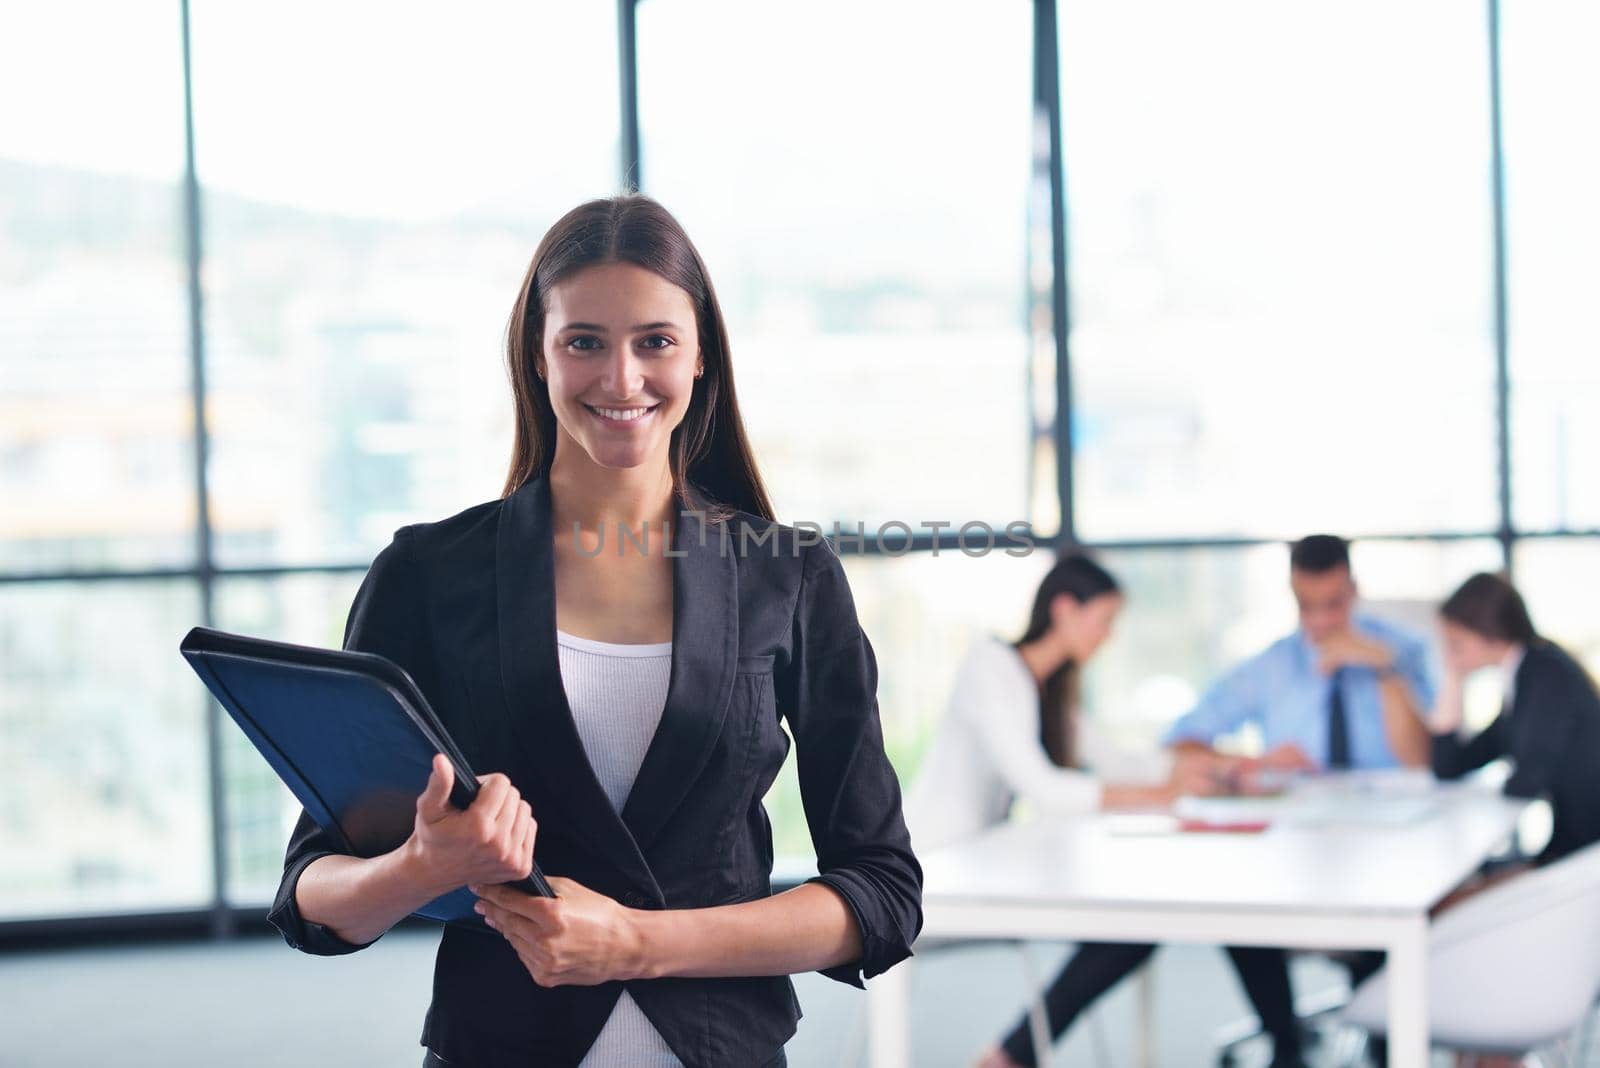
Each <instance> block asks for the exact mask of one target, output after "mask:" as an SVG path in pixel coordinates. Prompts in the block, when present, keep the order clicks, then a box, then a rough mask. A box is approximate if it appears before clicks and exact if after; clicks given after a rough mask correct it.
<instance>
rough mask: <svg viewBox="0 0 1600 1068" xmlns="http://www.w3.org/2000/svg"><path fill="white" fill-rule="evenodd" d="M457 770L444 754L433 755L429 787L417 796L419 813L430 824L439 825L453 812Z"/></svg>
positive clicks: (429, 772) (424, 788) (429, 773)
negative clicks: (452, 794)
mask: <svg viewBox="0 0 1600 1068" xmlns="http://www.w3.org/2000/svg"><path fill="white" fill-rule="evenodd" d="M455 781H456V774H455V769H454V768H453V767H451V766H450V761H449V760H448V759H447V758H446V757H445V755H444V754H443V753H435V754H434V755H433V766H432V767H431V768H430V769H429V771H428V785H427V786H425V787H423V790H422V793H421V794H419V795H418V796H417V812H418V814H420V815H421V816H422V818H423V819H424V820H426V821H427V822H429V823H437V822H439V821H440V820H442V819H444V818H445V817H446V816H448V815H449V814H450V812H451V806H450V790H451V788H452V787H453V786H455Z"/></svg>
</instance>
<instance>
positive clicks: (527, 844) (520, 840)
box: [512, 801, 534, 879]
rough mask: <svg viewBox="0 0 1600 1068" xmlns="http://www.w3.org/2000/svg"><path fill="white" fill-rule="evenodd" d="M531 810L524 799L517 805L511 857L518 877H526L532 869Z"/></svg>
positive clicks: (532, 823)
mask: <svg viewBox="0 0 1600 1068" xmlns="http://www.w3.org/2000/svg"><path fill="white" fill-rule="evenodd" d="M533 835H534V822H533V810H532V809H531V808H530V807H529V806H528V803H527V802H526V801H523V802H520V803H519V804H518V806H517V823H516V833H515V846H514V850H513V854H512V855H513V859H514V860H515V862H516V865H517V875H516V878H518V879H526V878H527V877H528V875H529V873H531V872H532V871H533Z"/></svg>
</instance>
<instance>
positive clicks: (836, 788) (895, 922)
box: [269, 477, 922, 1068]
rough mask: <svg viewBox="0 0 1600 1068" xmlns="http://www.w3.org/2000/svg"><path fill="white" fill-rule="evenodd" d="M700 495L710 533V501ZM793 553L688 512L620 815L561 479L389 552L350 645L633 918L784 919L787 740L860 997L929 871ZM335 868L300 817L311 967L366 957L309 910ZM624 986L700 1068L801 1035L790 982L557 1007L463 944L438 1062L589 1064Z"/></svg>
mask: <svg viewBox="0 0 1600 1068" xmlns="http://www.w3.org/2000/svg"><path fill="white" fill-rule="evenodd" d="M689 493H690V504H691V505H693V506H698V507H699V508H700V509H702V510H703V508H704V506H705V504H706V498H705V497H704V495H702V494H701V493H699V492H698V491H696V490H695V489H694V488H693V487H692V486H691V487H690V489H689ZM606 533H607V535H608V538H607V541H606V543H605V544H606V551H615V549H614V548H613V546H614V545H615V544H616V539H615V538H613V537H610V536H609V535H611V534H612V533H613V532H611V531H608V532H606ZM651 533H652V534H653V535H656V536H659V534H660V531H659V529H658V530H654V531H652V532H651ZM799 533H800V532H798V531H797V530H796V529H795V528H793V527H789V526H784V525H781V524H776V523H771V522H769V521H767V520H763V519H760V518H758V517H756V516H754V515H751V514H749V513H745V512H740V513H737V514H736V516H735V517H734V518H733V519H731V520H728V521H727V522H725V523H710V522H703V521H702V519H701V518H700V516H699V515H697V514H696V512H695V511H693V510H690V509H689V508H681V507H680V508H679V509H678V512H677V520H676V533H675V538H674V542H673V550H674V553H675V555H674V557H673V562H672V569H673V585H674V603H673V647H672V673H671V678H670V682H669V684H668V691H667V698H666V706H665V709H664V711H663V713H662V717H661V724H660V726H659V728H658V729H657V731H656V734H655V736H654V738H653V739H652V740H651V743H650V746H649V748H648V750H647V752H646V754H645V758H644V763H643V766H642V767H641V768H640V769H639V774H638V777H637V779H636V780H635V781H634V785H633V789H632V792H631V793H630V794H629V796H628V800H627V803H626V805H625V806H624V808H623V810H622V812H621V813H620V815H619V814H618V813H617V812H616V811H615V810H614V809H613V808H612V806H611V803H610V801H609V800H608V799H607V797H606V795H605V792H604V791H603V790H602V788H601V786H600V783H599V780H598V779H597V778H596V777H595V775H594V772H593V771H592V770H591V767H590V765H589V762H588V760H587V758H586V757H585V755H584V751H583V746H582V742H581V741H580V739H579V737H578V733H577V730H576V728H575V727H574V725H573V721H572V714H571V711H570V709H569V708H568V705H567V701H566V695H565V693H564V691H563V689H562V685H561V673H560V663H559V660H558V658H557V652H556V634H555V597H554V578H555V572H554V553H553V545H552V538H553V531H552V521H551V503H550V488H549V482H548V478H547V477H539V478H536V479H534V480H533V481H531V482H529V483H528V484H527V485H525V486H524V487H522V488H521V489H519V490H517V491H516V492H515V493H513V494H511V495H510V496H509V497H507V498H505V499H504V500H497V501H490V502H487V503H484V504H480V505H476V506H474V507H472V508H469V509H467V510H466V511H463V512H461V513H459V514H457V515H454V516H451V517H450V518H448V519H444V520H441V521H438V522H434V523H419V524H415V525H412V526H407V527H403V528H401V529H400V530H398V531H396V533H395V536H394V540H393V542H392V543H391V544H390V545H388V546H387V547H386V548H384V550H383V551H382V552H380V553H379V554H378V556H377V558H376V559H375V560H374V561H373V564H372V567H371V569H370V570H369V571H368V573H367V576H366V578H365V580H364V581H363V582H362V584H361V588H360V590H359V592H358V593H357V594H356V598H355V602H354V604H353V605H352V607H351V610H350V616H349V621H348V624H347V626H346V629H345V640H344V645H345V648H347V649H359V650H362V651H364V652H373V653H379V654H381V655H383V656H386V657H388V658H389V659H391V660H393V661H394V662H395V663H397V664H399V665H400V666H401V667H403V668H405V669H406V670H407V671H408V672H410V673H411V675H412V677H413V678H414V679H415V680H416V682H417V685H418V686H419V687H420V688H421V689H422V691H423V693H424V695H426V697H427V698H428V701H429V703H430V704H432V706H433V708H434V710H435V711H436V712H437V713H438V715H439V718H440V719H441V720H442V721H443V723H444V725H445V727H446V729H447V730H448V731H449V732H450V733H451V735H452V736H453V737H454V738H455V739H456V741H457V742H458V743H460V746H461V749H462V751H463V753H464V755H465V756H466V758H467V760H468V762H469V763H471V764H472V766H473V769H474V770H475V771H478V772H479V773H480V774H481V773H487V772H490V771H500V772H503V773H505V774H506V775H507V776H508V777H509V778H510V779H511V781H512V782H513V783H514V784H515V785H516V787H517V788H518V789H519V790H520V791H521V792H522V794H523V796H524V797H525V798H526V799H527V800H528V802H529V803H530V805H531V806H532V808H533V813H534V816H535V818H536V819H537V820H538V821H539V834H538V840H537V843H536V845H535V853H536V855H537V857H538V860H539V863H540V865H541V866H542V867H543V868H544V870H545V872H546V873H548V874H551V875H563V876H568V877H570V878H572V879H576V880H577V881H578V882H580V883H583V884H584V885H586V886H589V887H592V888H593V889H595V890H597V891H599V892H600V893H602V894H605V895H607V896H609V897H612V898H614V899H616V900H618V901H620V902H622V903H623V904H625V905H628V906H630V907H634V908H653V909H663V908H698V907H703V906H710V905H722V904H728V903H731V902H737V901H749V900H752V899H756V898H762V897H768V896H770V895H771V893H772V890H771V885H770V876H771V872H772V831H771V825H770V824H769V822H768V820H767V815H766V812H765V811H764V809H763V808H762V805H761V797H762V795H763V794H764V793H766V790H767V788H768V786H770V785H771V784H772V781H773V779H774V778H775V777H776V775H777V773H778V769H779V767H780V766H781V765H782V764H783V761H784V759H785V757H786V756H787V754H788V750H789V737H788V735H786V734H785V733H784V731H783V730H782V729H781V727H780V726H779V720H780V719H782V720H784V721H785V722H787V724H788V727H789V733H790V734H792V735H793V737H794V742H795V744H796V746H797V747H798V749H799V754H798V758H799V774H800V789H801V792H802V794H803V797H804V807H805V813H806V820H807V822H808V824H809V825H810V830H811V839H812V842H813V844H814V845H815V847H816V855H817V865H818V867H817V870H818V871H819V872H820V873H821V874H820V875H818V876H817V877H816V878H815V881H818V882H822V883H826V884H827V885H829V886H831V887H833V888H834V889H835V890H836V891H838V892H839V893H840V894H841V895H842V896H843V897H844V900H845V901H846V902H847V903H848V905H849V907H850V910H851V912H852V913H853V914H854V915H855V918H856V921H857V922H858V923H859V925H860V929H861V937H862V944H863V951H862V956H861V959H859V960H857V961H855V962H853V963H850V964H846V965H842V966H840V967H837V968H831V969H827V970H825V971H824V972H823V974H825V975H828V976H829V977H831V978H833V979H837V980H839V981H841V982H845V983H849V984H852V985H854V986H858V987H860V986H863V985H864V984H863V982H862V979H863V977H864V976H867V977H870V976H873V975H876V974H878V973H879V972H882V971H883V970H884V969H886V968H888V967H889V966H890V965H892V964H894V963H895V962H897V961H900V960H902V959H904V958H906V957H908V956H910V954H911V943H912V942H913V940H914V939H915V938H916V936H917V934H918V932H919V931H920V930H921V927H922V869H921V866H920V865H919V864H918V862H917V859H916V857H915V856H914V855H913V854H912V852H911V842H910V838H909V835H908V834H907V831H906V826H905V822H904V820H903V819H902V817H901V811H900V785H899V782H898V780H897V779H896V778H895V773H894V770H893V768H892V767H891V766H890V764H889V761H888V758H887V757H886V756H885V754H884V749H883V737H882V733H881V729H880V725H879V720H878V705H877V696H876V694H877V684H878V670H877V661H876V658H875V656H874V654H873V650H872V646H871V644H870V643H869V642H868V640H867V636H866V634H865V633H863V632H862V630H861V627H860V625H859V623H858V621H857V618H856V611H855V604H854V601H853V599H852V597H851V594H850V588H849V585H848V583H847V582H846V578H845V572H844V568H843V566H842V565H841V563H840V561H839V558H838V555H837V554H836V553H835V551H834V550H833V548H832V546H831V545H830V544H829V543H828V542H826V541H820V540H819V541H817V542H816V543H814V544H807V543H806V540H805V539H803V538H800V537H799V536H798V535H799ZM741 538H744V540H743V542H741ZM758 539H764V540H758ZM630 551H631V550H630ZM676 554H681V555H676ZM335 851H336V847H335V846H334V845H333V843H332V842H331V841H330V840H329V838H328V837H327V836H326V835H325V834H324V833H323V832H322V831H321V830H320V829H319V828H318V827H317V826H316V824H315V823H314V822H313V821H312V820H311V819H310V818H309V817H308V816H307V815H306V814H305V813H304V812H303V811H302V813H301V816H300V820H299V822H298V824H297V825H296V827H295V829H294V832H293V835H292V837H291V839H290V842H289V849H288V854H287V856H286V857H285V860H284V871H283V879H282V882H281V884H280V886H279V890H278V894H277V899H276V901H275V902H274V904H273V907H272V911H271V913H270V915H269V918H270V919H271V921H272V922H273V924H274V925H275V926H277V927H278V929H279V930H281V931H282V932H283V935H284V938H285V939H286V940H287V941H288V943H289V944H290V945H292V946H294V947H295V948H297V949H301V950H304V951H305V952H307V953H316V954H335V953H348V952H352V951H354V950H357V949H360V948H363V947H362V946H358V945H353V944H351V943H349V942H345V941H344V940H342V939H340V938H339V937H338V936H337V935H335V934H334V933H333V932H332V931H331V930H329V929H328V928H327V927H325V926H322V925H319V924H315V923H311V922H308V921H307V920H306V919H305V918H304V917H302V916H301V915H300V913H299V910H298V908H297V907H296V904H295V899H294V890H295V883H296V881H297V880H298V879H299V877H300V873H301V872H302V871H303V870H304V869H305V867H306V865H308V864H309V863H311V861H313V860H315V859H316V858H317V857H320V856H324V855H326V854H328V853H331V852H335ZM624 986H625V987H626V989H627V990H628V991H629V992H630V993H631V994H632V995H633V997H634V999H635V1000H636V1001H637V1002H638V1004H639V1007H640V1008H641V1009H642V1010H643V1011H644V1013H645V1015H646V1016H648V1017H649V1019H650V1021H651V1023H653V1024H654V1025H655V1027H656V1029H657V1030H658V1031H660V1033H661V1035H662V1036H663V1037H664V1038H665V1039H666V1041H667V1043H668V1044H669V1045H670V1046H671V1047H672V1049H673V1050H674V1051H675V1052H676V1053H677V1055H678V1057H679V1058H680V1059H682V1061H683V1062H684V1064H685V1065H688V1066H689V1068H749V1066H751V1065H761V1064H765V1063H767V1062H768V1061H769V1060H770V1059H772V1058H773V1057H775V1056H776V1055H777V1053H778V1052H779V1050H780V1049H781V1047H782V1045H783V1043H784V1042H785V1041H786V1040H787V1039H788V1038H789V1037H790V1036H791V1035H793V1034H794V1031H795V1023H796V1021H797V1020H798V1019H799V1018H800V1007H799V1004H798V1002H797V1001H796V999H795V994H794V984H793V983H792V982H791V981H790V980H789V977H788V976H762V977H750V978H719V979H686V978H666V979H654V980H641V981H631V982H627V983H626V984H624V983H622V982H620V981H614V982H608V983H604V984H601V985H599V986H593V987H573V986H563V987H554V988H543V987H540V986H538V985H536V984H535V983H534V982H533V980H532V978H531V977H530V976H529V975H528V973H527V971H526V970H525V969H524V968H523V966H522V963H521V961H519V960H518V959H517V957H516V955H515V954H514V953H513V952H512V950H511V949H510V947H509V946H508V945H507V944H506V942H505V940H504V939H503V938H501V936H500V935H498V934H495V933H493V932H485V931H482V930H476V929H473V928H471V927H466V926H459V925H446V926H445V928H444V934H443V938H442V940H441V942H440V944H439V952H438V957H437V960H436V962H435V966H434V980H433V1002H432V1004H431V1006H430V1007H429V1009H428V1014H427V1019H426V1021H425V1023H424V1025H423V1031H422V1042H423V1044H424V1045H427V1046H429V1047H430V1048H432V1049H433V1050H434V1051H436V1052H437V1053H438V1054H439V1055H440V1056H441V1057H443V1058H444V1059H445V1060H447V1061H449V1062H450V1063H451V1064H460V1065H468V1066H478V1065H489V1066H497V1065H507V1066H509V1065H516V1066H517V1068H525V1066H527V1065H530V1064H540V1065H570V1064H576V1063H577V1062H578V1061H579V1060H580V1059H581V1058H582V1057H583V1055H584V1053H585V1052H586V1051H587V1050H588V1048H589V1046H590V1045H591V1044H592V1043H593V1041H594V1038H595V1036H596V1035H597V1034H598V1033H599V1030H600V1028H601V1026H602V1025H603V1024H604V1022H605V1020H606V1017H607V1016H608V1015H609V1013H610V1012H611V1008H612V1006H613V1004H614V1003H615V1002H616V1000H617V997H618V996H619V994H620V992H621V991H622V990H623V989H624Z"/></svg>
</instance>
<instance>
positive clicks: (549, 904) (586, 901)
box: [471, 877, 646, 986]
mask: <svg viewBox="0 0 1600 1068" xmlns="http://www.w3.org/2000/svg"><path fill="white" fill-rule="evenodd" d="M550 888H551V889H552V890H554V891H555V892H556V894H557V895H558V896H556V897H553V898H550V897H533V896H531V895H528V894H524V893H522V892H521V891H518V890H511V889H508V888H507V887H503V886H485V885H474V886H473V887H472V888H471V889H472V892H473V893H474V894H477V895H478V896H479V897H480V898H482V900H481V901H479V902H478V903H477V904H476V905H475V906H473V907H474V908H475V909H476V910H477V911H478V913H479V914H480V915H482V916H483V918H484V921H485V922H487V923H488V925H489V926H490V927H492V928H494V929H495V930H496V931H498V932H500V935H501V936H502V937H503V938H504V939H505V940H506V941H507V942H509V943H511V948H512V949H514V950H516V953H517V957H518V958H519V959H520V960H521V961H522V966H523V967H524V968H526V969H528V974H529V975H531V976H533V981H534V982H535V983H538V984H539V985H540V986H594V985H595V984H597V983H603V982H606V981H607V980H610V979H636V978H639V977H641V976H643V975H644V974H645V971H646V968H645V940H644V934H643V931H642V928H641V925H640V924H639V923H638V921H637V917H638V912H637V911H636V910H634V909H628V908H624V907H623V906H621V905H619V904H617V903H616V902H615V901H613V900H611V899H610V898H609V897H606V896H605V895H603V894H598V893H596V892H595V891H593V890H590V889H589V888H588V887H587V886H584V885H582V884H581V883H575V882H573V881H572V880H571V879H562V878H559V877H552V878H551V879H550Z"/></svg>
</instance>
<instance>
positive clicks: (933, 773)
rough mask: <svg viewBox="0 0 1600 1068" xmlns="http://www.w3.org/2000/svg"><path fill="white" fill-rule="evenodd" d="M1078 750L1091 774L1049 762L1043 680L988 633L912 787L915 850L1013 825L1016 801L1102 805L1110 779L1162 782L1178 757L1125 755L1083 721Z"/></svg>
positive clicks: (960, 678) (1067, 810)
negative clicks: (1043, 731)
mask: <svg viewBox="0 0 1600 1068" xmlns="http://www.w3.org/2000/svg"><path fill="white" fill-rule="evenodd" d="M1074 729H1075V731H1076V734H1075V737H1074V739H1073V740H1074V742H1075V743H1076V745H1075V749H1076V752H1077V754H1078V756H1079V758H1080V759H1081V760H1082V761H1083V763H1084V764H1085V765H1086V766H1087V767H1090V768H1093V769H1094V772H1093V773H1090V772H1088V771H1080V770H1078V769H1075V768H1063V767H1059V766H1057V765H1056V764H1055V763H1054V762H1052V761H1051V759H1050V757H1049V755H1048V754H1047V753H1046V752H1045V749H1044V746H1043V744H1042V743H1041V742H1040V740H1039V684H1038V683H1037V682H1036V681H1035V680H1034V677H1033V675H1032V673H1031V672H1029V670H1028V666H1027V664H1026V663H1024V662H1023V659H1022V655H1021V654H1020V653H1018V652H1017V650H1016V649H1015V648H1013V647H1012V646H1011V645H1010V643H1008V642H1005V641H1003V640H1001V639H1000V638H997V637H994V636H993V635H985V636H983V637H981V638H979V639H978V640H977V641H975V642H974V643H973V645H972V647H971V649H970V650H969V651H968V653H967V656H966V659H965V660H963V661H962V663H961V666H960V667H959V668H958V669H957V671H956V680H955V685H954V688H953V689H952V691H951V694H950V701H949V704H948V705H947V706H946V709H945V714H944V719H943V721H942V722H941V723H940V726H939V731H938V733H937V734H936V735H935V736H934V739H933V743H932V745H931V746H930V747H929V749H928V752H927V755H926V756H924V757H923V759H922V766H921V769H920V770H919V771H918V773H917V778H916V781H915V782H914V783H913V784H912V786H911V788H910V789H909V790H908V791H907V794H906V800H905V817H906V824H907V826H908V828H909V829H910V831H911V843H912V847H913V848H915V849H919V850H920V849H923V848H932V847H935V846H940V845H944V844H946V843H949V842H953V841H958V840H960V839H964V838H969V837H971V836H973V835H975V834H977V833H978V832H979V831H982V830H984V829H985V828H987V827H990V826H992V825H994V824H996V823H1000V822H1002V821H1004V820H1005V819H1006V817H1007V816H1008V814H1009V813H1010V811H1011V805H1012V803H1013V802H1014V801H1018V800H1026V801H1027V802H1028V803H1029V805H1030V806H1031V807H1033V808H1034V809H1035V810H1036V811H1038V812H1039V814H1040V815H1058V816H1064V815H1079V814H1082V813H1086V812H1093V811H1096V810H1097V809H1099V807H1100V801H1101V796H1102V793H1103V785H1102V784H1103V782H1104V781H1112V782H1159V781H1161V780H1162V779H1164V778H1166V776H1167V775H1168V774H1169V771H1170V766H1171V755H1170V754H1169V753H1167V752H1165V751H1158V752H1153V753H1149V754H1137V753H1129V752H1127V751H1126V750H1123V749H1120V748H1119V747H1117V746H1116V745H1115V744H1114V743H1112V742H1111V740H1110V739H1109V738H1107V737H1106V736H1105V734H1104V733H1103V732H1102V731H1101V730H1100V729H1099V728H1098V727H1097V726H1096V725H1095V723H1094V721H1093V720H1091V719H1088V718H1086V717H1083V716H1081V715H1080V716H1079V717H1078V718H1077V721H1076V724H1075V728H1074Z"/></svg>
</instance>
